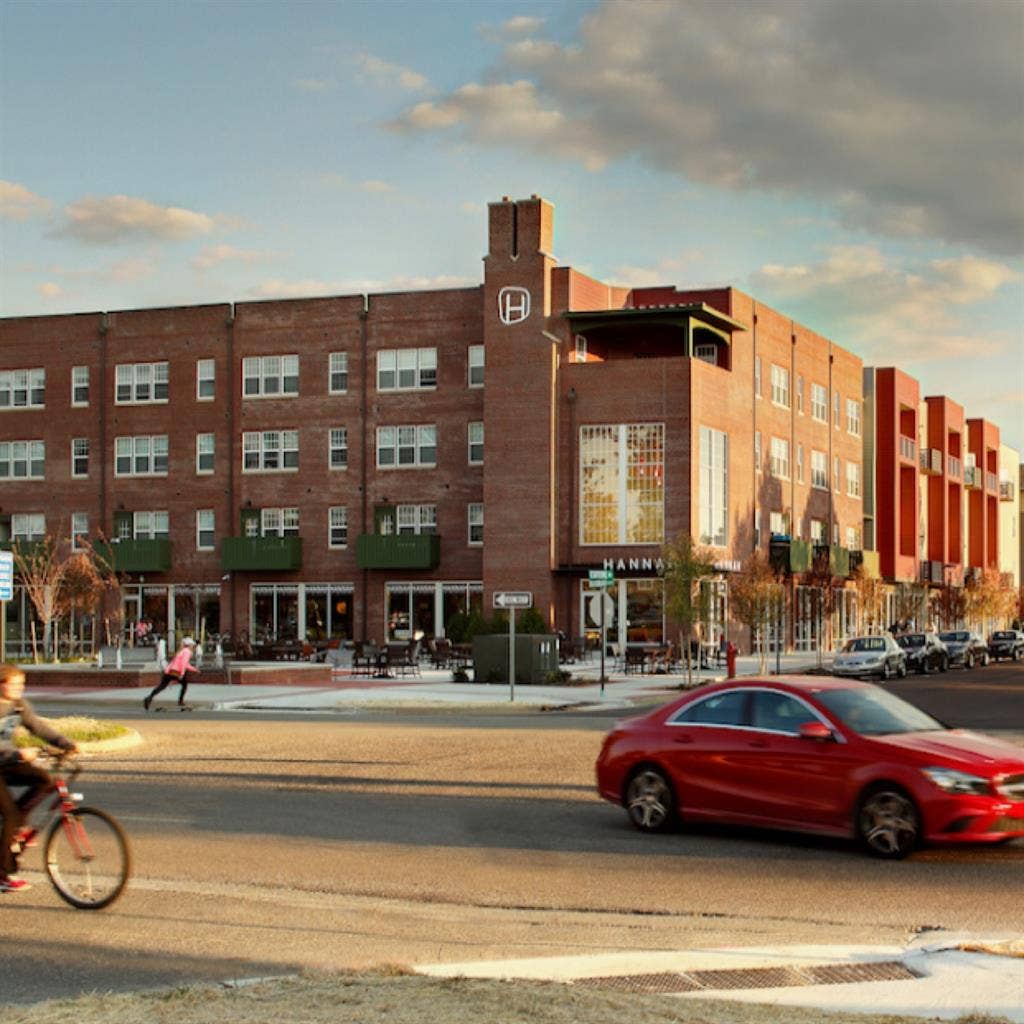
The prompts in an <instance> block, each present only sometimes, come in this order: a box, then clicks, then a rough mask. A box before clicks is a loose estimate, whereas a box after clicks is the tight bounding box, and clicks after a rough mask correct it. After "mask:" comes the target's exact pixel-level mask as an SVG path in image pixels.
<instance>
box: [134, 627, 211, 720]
mask: <svg viewBox="0 0 1024 1024" xmlns="http://www.w3.org/2000/svg"><path fill="white" fill-rule="evenodd" d="M195 649H196V642H195V640H193V639H192V637H190V636H187V637H185V639H184V640H182V641H181V647H180V648H179V649H178V650H177V652H176V653H175V655H174V657H173V658H171V660H170V661H169V662H168V664H167V668H165V669H164V674H163V675H162V676H161V677H160V682H159V683H157V684H156V686H154V687H153V689H152V691H151V692H150V694H149V696H147V697H146V698H145V699H144V700H143V701H142V706H143V707H144V708H145V709H146V710H147V711H148V710H149V705H150V704H151V703H152V701H153V698H154V697H155V696H156V695H157V694H158V693H159V692H160V691H161V690H162V689H164V687H167V686H170V685H171V683H179V684H180V685H181V692H180V693H179V694H178V708H179V709H182V710H184V708H185V691H186V690H187V689H188V674H189V672H194V673H195V674H196V675H198V674H199V669H197V668H196V667H195V666H194V665H193V664H192V652H193V651H194V650H195Z"/></svg>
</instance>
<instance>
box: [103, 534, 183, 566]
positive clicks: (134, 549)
mask: <svg viewBox="0 0 1024 1024" xmlns="http://www.w3.org/2000/svg"><path fill="white" fill-rule="evenodd" d="M96 553H97V554H98V555H99V556H100V558H102V559H103V560H104V561H105V562H106V563H107V564H108V565H109V566H110V567H111V568H112V569H113V570H114V571H115V572H167V571H168V570H169V569H170V568H171V542H170V541H169V540H142V539H138V540H135V539H127V538H126V539H124V540H116V541H112V542H111V543H109V544H97V545H96Z"/></svg>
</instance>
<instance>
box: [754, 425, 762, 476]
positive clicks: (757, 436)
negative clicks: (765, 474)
mask: <svg viewBox="0 0 1024 1024" xmlns="http://www.w3.org/2000/svg"><path fill="white" fill-rule="evenodd" d="M754 469H755V470H756V471H757V472H758V473H760V472H761V431H760V430H755V431H754Z"/></svg>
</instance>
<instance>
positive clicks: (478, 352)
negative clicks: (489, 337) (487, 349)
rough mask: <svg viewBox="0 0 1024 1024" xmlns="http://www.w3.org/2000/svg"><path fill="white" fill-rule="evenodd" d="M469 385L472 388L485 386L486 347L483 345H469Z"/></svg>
mask: <svg viewBox="0 0 1024 1024" xmlns="http://www.w3.org/2000/svg"><path fill="white" fill-rule="evenodd" d="M468 361H469V386H470V387H471V388H482V387H483V386H484V347H483V345H470V346H469V360H468Z"/></svg>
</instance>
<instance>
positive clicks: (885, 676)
mask: <svg viewBox="0 0 1024 1024" xmlns="http://www.w3.org/2000/svg"><path fill="white" fill-rule="evenodd" d="M890 679H892V668H891V666H890V665H889V662H888V661H883V662H882V682H883V683H887V682H888V681H889V680H890Z"/></svg>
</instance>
